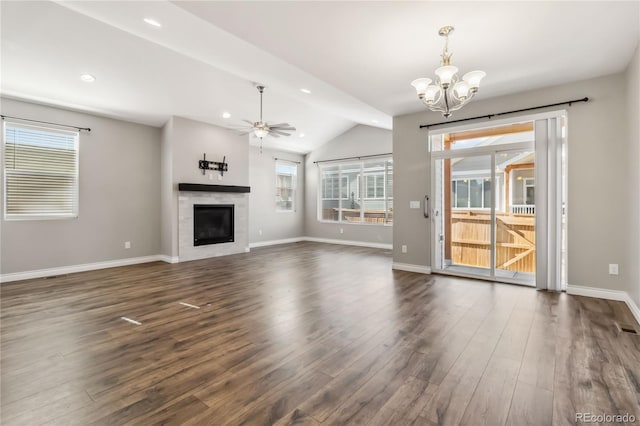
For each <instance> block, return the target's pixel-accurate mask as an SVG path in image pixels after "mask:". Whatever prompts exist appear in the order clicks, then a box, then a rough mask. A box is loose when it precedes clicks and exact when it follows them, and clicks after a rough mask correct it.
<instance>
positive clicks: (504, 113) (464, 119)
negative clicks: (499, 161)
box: [420, 96, 589, 129]
mask: <svg viewBox="0 0 640 426" xmlns="http://www.w3.org/2000/svg"><path fill="white" fill-rule="evenodd" d="M577 102H589V98H588V97H586V96H585V97H584V98H582V99H574V100H572V101H564V102H558V103H555V104H548V105H540V106H536V107H531V108H522V109H516V110H513V111H505V112H498V113H496V114H487V115H479V116H477V117H470V118H461V119H460V120H451V121H442V122H440V123H434V124H421V125H420V128H421V129H424V128H427V129H428V128H429V127H433V126H441V125H443V124H451V123H461V122H463V121H469V120H478V119H480V118H488V119H489V120H491V119H492V118H493V117H498V116H500V115H507V114H515V113H517V112H525V111H533V110H536V109H542V108H550V107H555V106H560V105H569V106H571V105H572V104H574V103H577Z"/></svg>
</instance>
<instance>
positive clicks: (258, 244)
mask: <svg viewBox="0 0 640 426" xmlns="http://www.w3.org/2000/svg"><path fill="white" fill-rule="evenodd" d="M300 241H304V238H303V237H296V238H285V239H283V240H271V241H258V242H255V243H249V248H257V247H266V246H275V245H278V244H290V243H299V242H300Z"/></svg>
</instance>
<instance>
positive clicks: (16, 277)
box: [0, 237, 392, 283]
mask: <svg viewBox="0 0 640 426" xmlns="http://www.w3.org/2000/svg"><path fill="white" fill-rule="evenodd" d="M300 241H313V242H317V243H328V244H343V245H349V246H360V247H372V248H381V249H387V250H391V249H392V245H391V244H382V243H368V242H364V241H349V240H333V239H328V238H313V237H296V238H287V239H283V240H272V241H260V242H257V243H251V244H249V247H247V248H245V252H249V250H250V248H253V247H263V246H270V245H276V244H289V243H297V242H300ZM149 262H166V263H179V262H180V259H179V258H178V257H177V256H167V255H164V254H157V255H153V256H143V257H132V258H128V259H118V260H107V261H105V262H95V263H84V264H81V265H70V266H61V267H58V268H48V269H37V270H34V271H24V272H13V273H9V274H2V275H0V283H8V282H11V281H21V280H29V279H33V278H44V277H53V276H56V275H66V274H73V273H76V272H85V271H95V270H98V269H106V268H117V267H119V266H128V265H137V264H139V263H149Z"/></svg>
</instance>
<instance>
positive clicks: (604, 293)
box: [567, 284, 640, 324]
mask: <svg viewBox="0 0 640 426" xmlns="http://www.w3.org/2000/svg"><path fill="white" fill-rule="evenodd" d="M567 294H572V295H575V296H586V297H597V298H599V299H607V300H617V301H619V302H624V303H626V304H627V306H628V307H629V310H630V311H631V313H632V314H633V316H634V318H635V319H636V321H637V322H638V324H640V308H638V305H637V304H636V302H635V301H634V300H633V299H632V298H631V296H629V293H627V292H626V291H621V290H609V289H605V288H597V287H585V286H581V285H571V284H568V285H567Z"/></svg>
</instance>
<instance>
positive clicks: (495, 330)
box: [1, 243, 640, 426]
mask: <svg viewBox="0 0 640 426" xmlns="http://www.w3.org/2000/svg"><path fill="white" fill-rule="evenodd" d="M1 296H2V301H1V303H2V318H1V319H2V324H1V339H2V342H1V343H2V347H1V351H2V353H1V369H2V372H1V374H2V377H1V379H2V381H1V391H2V393H1V397H2V401H1V408H2V412H1V420H2V424H3V425H39V424H55V425H88V424H99V425H116V424H117V425H124V424H132V425H152V424H189V425H222V424H233V425H235V424H249V425H261V424H265V425H270V424H278V425H286V424H301V425H302V424H304V425H315V424H320V423H322V424H376V425H382V424H386V425H403V424H419V425H431V424H451V425H453V424H466V425H474V426H475V425H503V424H508V425H545V424H554V425H564V424H574V423H575V413H576V412H590V413H593V414H603V413H607V414H618V413H619V414H624V413H630V414H632V415H634V416H635V417H636V419H640V408H639V407H640V338H639V337H638V336H633V335H631V334H627V333H618V332H617V330H616V328H615V326H614V323H615V322H616V321H617V322H622V323H633V317H632V316H631V313H630V312H629V311H628V309H627V307H626V306H625V305H624V304H623V303H621V302H611V301H605V300H599V299H591V298H584V297H573V296H567V295H565V294H555V293H545V292H537V291H535V290H534V289H530V288H524V287H518V286H511V285H504V284H491V283H487V282H481V281H473V280H465V279H455V278H449V277H442V276H429V275H420V274H414V273H409V272H400V271H392V270H391V258H390V252H388V251H384V250H376V249H368V248H356V247H346V246H333V245H326V244H318V243H296V244H289V245H282V246H274V247H268V248H261V249H254V250H252V252H251V253H248V254H241V255H234V256H227V257H220V258H214V259H209V260H202V261H194V262H187V263H181V264H175V265H169V264H164V263H159V262H158V263H149V264H143V265H136V266H129V267H122V268H114V269H106V270H100V271H92V272H85V273H78V274H72V275H68V276H61V277H55V278H50V279H35V280H29V281H22V282H15V283H6V284H2V286H1ZM180 302H182V304H181V303H180ZM188 305H193V307H192V306H188ZM196 307H199V309H197V308H196ZM121 317H127V318H129V319H131V320H134V321H137V322H140V323H141V325H136V324H133V323H130V322H127V321H125V320H123V319H121ZM636 421H637V422H640V420H636Z"/></svg>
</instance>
